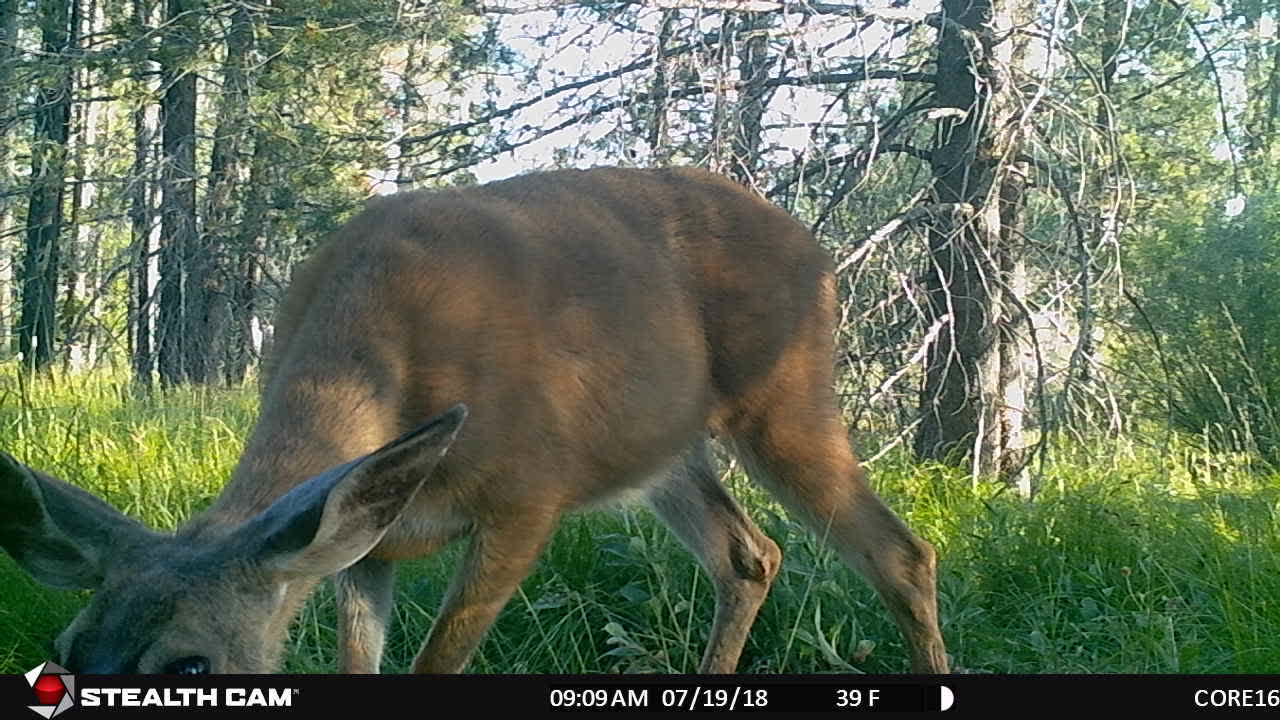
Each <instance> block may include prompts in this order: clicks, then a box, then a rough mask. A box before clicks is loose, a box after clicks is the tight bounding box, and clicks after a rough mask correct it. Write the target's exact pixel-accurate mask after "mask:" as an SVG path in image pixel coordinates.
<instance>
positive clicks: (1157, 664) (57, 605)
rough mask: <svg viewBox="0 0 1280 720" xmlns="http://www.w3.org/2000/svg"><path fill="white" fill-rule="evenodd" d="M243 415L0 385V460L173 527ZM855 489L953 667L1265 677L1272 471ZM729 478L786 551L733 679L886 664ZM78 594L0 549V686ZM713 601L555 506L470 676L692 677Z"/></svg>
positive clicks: (304, 652)
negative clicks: (1020, 490) (931, 552)
mask: <svg viewBox="0 0 1280 720" xmlns="http://www.w3.org/2000/svg"><path fill="white" fill-rule="evenodd" d="M255 411H256V399H255V398H254V396H253V393H252V391H251V390H249V389H243V390H241V389H237V390H186V391H181V392H176V393H169V394H165V395H163V396H159V395H158V396H155V397H152V398H135V397H134V396H133V394H132V392H131V390H130V387H129V385H128V384H127V383H126V382H123V381H121V380H119V379H116V378H114V377H109V376H87V377H81V378H58V379H54V380H39V381H36V382H35V384H34V386H29V387H28V386H23V384H21V383H19V381H18V378H17V377H16V376H14V375H12V374H7V375H0V448H3V449H5V450H7V451H9V452H11V453H13V454H14V455H15V456H17V457H18V458H20V459H21V460H23V461H25V462H28V463H29V464H31V465H33V466H36V467H39V468H41V469H43V470H45V471H46V472H50V473H52V474H56V475H58V476H60V477H63V478H65V479H68V480H71V481H74V482H76V483H79V484H81V485H83V486H84V487H86V488H89V489H91V490H92V491H94V492H96V493H99V494H100V495H102V496H104V497H105V498H106V499H107V500H109V501H110V502H112V503H113V504H115V505H116V506H117V507H119V508H121V509H122V510H124V511H125V512H127V513H129V514H131V515H133V516H135V517H137V518H139V519H140V520H142V521H144V522H146V523H148V524H150V525H152V526H155V527H159V528H172V527H174V526H175V525H176V524H178V523H179V522H181V521H182V520H183V519H184V518H186V517H188V516H189V515H190V514H191V513H192V512H193V511H195V510H196V509H198V508H200V507H202V506H203V505H205V504H206V503H208V502H209V501H210V500H211V499H212V498H213V497H214V496H215V495H216V494H217V492H218V490H219V488H220V486H221V484H222V483H223V482H224V481H225V478H226V477H227V476H228V475H229V473H230V471H231V469H232V467H233V466H234V464H235V461H236V458H237V456H238V453H239V451H240V448H241V442H242V439H243V437H244V436H245V433H246V432H247V429H248V427H249V425H250V423H251V422H252V419H253V417H254V413H255ZM1162 458H1164V459H1163V460H1162ZM1191 470H1194V472H1191ZM873 478H874V482H875V484H876V487H877V489H878V490H879V491H880V492H881V493H882V495H884V497H885V498H886V500H887V501H888V502H889V503H890V504H891V505H892V506H893V507H894V508H895V509H897V510H898V511H899V512H900V513H901V514H902V515H903V516H904V518H905V519H906V520H907V521H908V522H909V523H910V524H911V525H912V527H914V528H915V529H916V530H917V531H918V532H919V533H920V534H922V535H923V536H924V537H926V538H927V539H929V540H930V541H932V542H933V543H934V544H935V545H936V546H937V548H938V550H939V553H940V601H941V606H942V616H943V622H944V628H943V629H944V633H945V634H946V637H947V641H948V646H949V651H950V652H951V654H952V656H953V658H954V664H955V665H956V667H957V668H958V669H960V670H966V671H971V672H1001V673H1134V672H1136V673H1266V672H1276V671H1277V670H1280V642H1277V641H1276V640H1275V638H1277V637H1280V510H1278V507H1280V478H1278V477H1277V476H1276V475H1275V474H1267V473H1263V472H1259V471H1258V469H1257V468H1252V467H1249V466H1248V465H1247V463H1243V462H1240V459H1239V458H1216V457H1211V456H1202V455H1197V454H1195V453H1193V452H1192V451H1190V450H1189V449H1186V448H1183V449H1181V450H1180V451H1179V452H1176V453H1171V452H1166V453H1164V454H1163V455H1158V454H1156V453H1154V452H1152V451H1141V450H1137V449H1135V448H1134V447H1129V446H1124V445H1115V444H1113V445H1109V446H1107V448H1106V450H1105V451H1100V450H1099V448H1097V447H1095V448H1094V459H1092V460H1080V461H1076V462H1072V463H1062V464H1058V465H1054V466H1051V467H1050V468H1048V472H1047V475H1046V477H1045V488H1046V489H1045V491H1044V492H1043V493H1041V494H1040V495H1039V496H1038V497H1037V498H1036V499H1035V500H1034V501H1030V502H1027V501H1023V500H1019V499H1017V498H1015V497H1012V496H1011V494H1010V493H1007V492H1004V491H1002V490H1001V489H1000V488H998V487H996V486H993V485H978V486H976V487H975V486H974V485H973V484H972V483H971V482H970V481H969V480H968V478H966V477H964V476H962V475H960V474H957V473H955V472H953V471H949V470H945V469H941V468H936V467H920V466H913V465H910V464H908V463H905V462H901V463H899V464H896V465H894V464H892V462H889V463H888V464H883V465H882V464H877V465H876V466H875V467H874V468H873ZM731 486H732V490H733V491H734V493H735V494H736V495H737V496H738V497H739V498H740V499H741V501H742V502H743V504H744V505H745V506H746V507H747V508H748V510H749V511H750V513H751V514H752V516H753V517H754V518H755V519H756V521H757V522H758V523H759V525H760V526H761V528H762V529H763V530H764V531H765V532H766V533H768V534H769V535H770V536H772V537H773V538H774V539H775V540H777V541H778V543H779V545H781V546H782V548H783V553H784V556H785V562H784V566H783V570H782V572H781V573H780V575H779V577H778V579H777V582H776V583H775V585H774V588H773V590H772V592H771V594H770V596H769V600H768V602H767V603H766V604H765V606H764V608H763V610H762V611H761V614H760V617H759V619H758V620H757V622H756V625H755V628H754V630H753V633H752V636H751V639H750V640H749V642H748V644H747V648H746V652H745V653H744V655H743V658H742V662H741V665H740V670H741V671H742V672H759V673H807V672H867V673H896V672H905V671H906V670H907V660H906V654H905V652H904V650H903V647H902V642H901V639H900V636H899V634H898V632H897V630H896V628H895V627H894V626H893V624H892V623H891V621H890V620H889V617H888V615H887V613H886V612H885V611H884V610H883V608H882V607H881V605H880V603H879V601H878V600H877V599H876V597H875V595H874V594H873V593H872V592H871V590H870V589H869V587H868V586H867V585H866V584H865V583H864V582H862V580H861V579H860V578H858V577H857V576H856V575H855V574H854V573H852V572H851V571H849V570H847V569H846V568H845V567H844V566H843V565H841V564H840V563H839V562H838V561H837V560H836V558H835V557H834V556H833V554H832V553H831V552H830V551H829V550H828V549H827V548H825V547H823V546H821V545H819V544H818V543H817V542H816V541H815V539H814V538H813V537H812V536H811V535H809V534H808V533H807V532H805V531H804V530H803V529H802V528H801V527H800V526H798V525H797V524H795V523H794V522H793V521H791V520H790V519H788V518H787V517H786V516H785V514H784V513H783V512H782V511H781V510H780V509H779V508H778V506H776V505H775V504H774V503H773V502H772V500H770V499H769V498H768V497H767V496H765V495H764V494H762V493H761V492H760V491H759V490H758V489H756V488H755V487H754V486H753V485H751V484H750V483H749V482H747V481H746V479H745V478H741V477H734V478H732V479H731ZM456 559H457V548H450V549H448V550H446V551H444V552H442V553H440V554H439V555H437V556H434V557H431V558H426V559H423V560H419V561H416V562H412V563H406V564H404V565H403V566H402V567H401V571H400V573H399V576H398V598H399V602H398V605H397V610H396V619H395V623H394V626H393V629H392V636H391V638H390V641H389V647H388V648H387V657H386V661H385V663H384V668H385V669H386V670H388V671H392V672H401V671H404V670H405V669H406V668H407V667H408V666H409V664H410V662H411V660H412V658H413V655H414V653H415V652H416V651H417V648H418V645H419V643H420V642H421V641H422V639H423V637H424V636H425V634H426V631H427V629H428V627H429V626H430V623H431V620H432V618H433V616H434V614H435V612H436V608H437V606H438V603H439V602H440V599H441V597H442V595H443V592H444V588H445V587H446V585H447V582H448V578H449V575H450V572H451V570H452V568H453V564H454V562H455V561H456ZM86 599H87V593H80V592H65V591H55V590H48V589H45V588H43V587H40V586H39V585H37V584H36V583H34V582H33V581H32V580H30V579H29V578H28V577H27V576H26V575H25V574H24V573H23V572H22V571H21V570H19V569H18V568H17V567H16V565H15V564H14V563H13V562H12V560H10V559H9V557H8V556H7V555H3V554H0V673H14V672H22V671H25V670H27V669H29V668H30V667H32V666H34V665H35V664H37V663H38V662H40V661H42V660H44V659H46V658H47V657H48V655H49V650H48V646H49V642H50V641H51V640H52V638H53V637H54V635H55V634H56V633H57V632H58V631H59V630H60V629H61V628H62V627H63V626H64V625H65V624H66V623H67V622H68V621H69V620H70V619H71V618H72V617H73V616H74V614H75V612H76V611H77V609H78V608H79V607H80V606H81V605H82V604H83V603H84V602H85V601H86ZM712 609H713V602H712V592H711V587H710V584H709V583H708V581H707V579H706V577H705V576H704V575H702V574H701V572H700V571H699V570H698V568H697V566H696V565H695V563H694V561H693V560H692V558H691V557H690V556H689V555H688V554H687V553H685V552H684V550H683V549H682V548H681V547H680V546H679V545H678V543H677V542H676V541H675V540H674V538H672V537H671V535H670V534H669V533H668V532H667V531H666V530H665V529H664V528H663V527H662V526H661V525H660V524H658V523H657V522H656V521H655V520H654V519H653V518H652V517H651V516H650V515H649V514H648V512H647V511H645V510H642V509H638V508H633V509H621V510H617V511H611V512H597V513H593V514H586V515H580V516H574V517H571V518H568V519H567V520H566V522H565V523H564V525H563V527H562V529H561V530H560V532H559V533H558V535H557V536H556V538H555V541H554V542H553V543H552V545H551V546H550V548H549V549H548V551H547V553H546V554H545V556H544V557H543V559H542V561H541V563H540V564H539V566H538V569H537V570H536V572H535V573H534V574H533V575H532V576H531V577H530V578H529V579H528V580H527V581H526V582H525V583H524V585H523V586H522V588H521V591H520V592H519V593H518V594H517V596H516V597H515V599H514V600H513V601H512V602H511V603H510V605H509V606H508V607H507V608H506V610H505V611H504V612H503V613H502V615H501V616H500V618H499V620H498V622H497V624H496V625H495V627H494V628H493V630H492V632H491V633H490V635H489V636H488V638H487V639H486V641H485V643H484V644H483V646H482V647H481V649H480V651H479V653H478V654H477V656H476V658H475V660H474V661H473V663H472V665H471V668H470V671H471V672H478V673H544V672H545V673H579V672H675V673H682V672H693V671H696V669H697V665H698V660H699V657H700V655H701V652H702V647H703V644H704V643H705V640H706V634H707V631H708V630H709V628H710V626H711V615H712ZM333 626H334V608H333V594H332V590H331V588H330V587H329V586H328V585H327V584H325V585H323V586H322V587H321V589H320V590H319V591H318V592H317V594H316V595H315V596H314V597H313V599H312V601H311V603H310V604H309V605H308V606H307V608H306V609H305V611H304V612H303V614H302V616H301V617H300V618H299V620H298V622H297V624H296V626H295V628H294V632H293V634H292V637H291V639H290V649H289V654H288V660H287V664H286V668H285V669H286V670H287V671H290V672H331V671H333V670H334V669H335V666H336V661H335V643H334V627H333Z"/></svg>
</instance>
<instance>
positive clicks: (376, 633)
mask: <svg viewBox="0 0 1280 720" xmlns="http://www.w3.org/2000/svg"><path fill="white" fill-rule="evenodd" d="M334 585H335V588H336V590H337V593H336V595H337V605H338V653H339V670H340V671H341V672H343V673H345V674H351V675H358V674H377V673H378V671H379V669H380V665H381V663H382V646H383V644H384V643H385V641H386V637H387V626H388V625H389V624H390V623H391V610H392V608H393V607H394V603H395V600H394V597H393V593H394V590H395V563H393V562H391V561H389V560H381V559H378V558H375V557H370V556H365V558H364V559H363V560H361V561H360V562H358V563H356V564H355V565H352V566H351V567H349V568H347V569H346V570H343V571H342V572H339V573H338V574H337V575H336V576H334Z"/></svg>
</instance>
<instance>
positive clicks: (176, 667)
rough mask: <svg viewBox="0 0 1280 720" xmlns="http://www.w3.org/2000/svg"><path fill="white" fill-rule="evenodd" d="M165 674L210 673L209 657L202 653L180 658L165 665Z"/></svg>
mask: <svg viewBox="0 0 1280 720" xmlns="http://www.w3.org/2000/svg"><path fill="white" fill-rule="evenodd" d="M164 674H165V675H208V674H209V658H207V657H203V656H200V655H191V656H189V657H184V658H178V659H177V660H174V661H172V662H170V663H169V664H168V665H165V666H164Z"/></svg>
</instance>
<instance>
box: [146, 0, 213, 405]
mask: <svg viewBox="0 0 1280 720" xmlns="http://www.w3.org/2000/svg"><path fill="white" fill-rule="evenodd" d="M195 4H196V3H195V0H168V4H167V10H168V12H167V15H166V20H167V22H168V24H169V27H168V34H167V35H166V46H167V47H168V50H169V54H168V55H167V56H166V57H165V58H164V61H163V63H162V68H161V75H160V77H161V85H162V86H163V87H164V88H166V90H165V93H164V97H163V99H162V100H161V104H160V122H161V126H162V138H161V145H162V152H163V160H162V162H161V167H160V186H161V201H160V222H161V227H162V231H161V236H162V238H163V245H162V247H161V248H160V288H159V291H160V308H159V314H158V322H157V324H158V327H157V328H156V335H157V340H158V344H159V351H160V358H159V359H160V382H161V384H162V385H164V386H166V387H168V386H172V385H176V384H179V383H181V382H183V381H184V380H188V379H203V378H204V376H205V373H204V353H205V352H206V348H205V346H204V342H203V340H204V338H203V327H202V325H203V322H200V321H199V320H197V318H201V319H202V318H203V307H204V298H203V297H202V293H201V289H202V287H201V283H200V282H198V281H197V280H193V279H198V278H201V277H203V275H202V270H203V268H201V267H200V263H201V260H202V258H201V254H202V253H200V251H199V235H198V233H197V230H196V172H195V168H196V137H195V125H196V76H195V74H194V73H193V72H190V70H189V69H188V68H187V67H186V63H185V62H184V61H185V60H187V59H189V58H191V57H193V56H194V54H195V52H196V48H197V37H196V34H197V32H198V25H197V22H196V14H195ZM197 381H198V380H197Z"/></svg>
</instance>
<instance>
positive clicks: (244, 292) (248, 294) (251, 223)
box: [227, 133, 271, 385]
mask: <svg viewBox="0 0 1280 720" xmlns="http://www.w3.org/2000/svg"><path fill="white" fill-rule="evenodd" d="M269 162H270V154H269V152H268V150H267V140H266V134H265V133H256V138H255V142H254V151H253V165H252V167H251V168H250V170H249V187H251V188H254V189H255V192H252V193H249V194H248V195H247V196H246V197H245V208H244V221H243V222H242V223H241V224H240V233H239V235H238V237H237V238H236V242H235V249H236V260H235V264H236V271H235V282H234V284H233V285H232V296H231V313H232V318H233V319H232V322H231V328H232V330H231V343H230V348H229V353H228V357H227V383H228V384H232V385H235V384H239V383H241V382H243V381H244V378H245V375H246V374H247V373H248V370H249V366H250V365H251V364H252V362H253V360H254V358H255V356H256V354H257V350H258V348H257V347H256V346H255V343H254V336H255V331H254V324H255V322H256V319H257V299H258V283H259V277H260V275H261V262H262V254H263V253H264V252H265V246H264V243H263V237H264V229H265V228H264V224H265V220H266V215H267V203H266V194H267V193H266V189H267V188H268V187H269V186H270V182H271V180H270V178H269V177H268V174H269V168H268V163H269Z"/></svg>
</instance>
